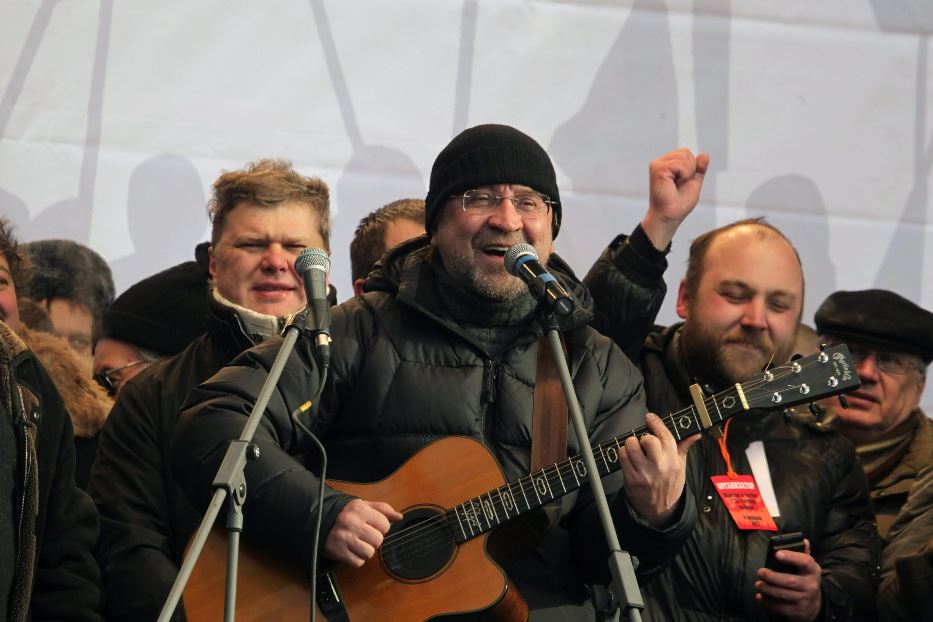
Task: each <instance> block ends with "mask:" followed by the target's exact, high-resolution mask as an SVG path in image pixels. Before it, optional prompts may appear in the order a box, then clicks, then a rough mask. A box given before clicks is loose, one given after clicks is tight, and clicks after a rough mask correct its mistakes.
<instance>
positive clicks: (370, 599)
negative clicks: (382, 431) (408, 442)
mask: <svg viewBox="0 0 933 622" xmlns="http://www.w3.org/2000/svg"><path fill="white" fill-rule="evenodd" d="M504 483H505V479H504V478H503V476H502V473H501V471H500V470H499V467H498V465H497V464H496V461H495V460H494V459H493V457H492V455H491V454H490V453H489V451H488V450H487V449H486V448H485V447H483V446H482V445H481V444H480V443H478V442H477V441H475V440H473V439H470V438H465V437H450V438H446V439H443V440H440V441H437V442H435V443H432V444H431V445H429V446H427V447H426V448H424V449H423V450H421V451H420V452H419V453H417V454H415V455H414V456H412V458H411V459H409V461H408V462H406V463H405V464H404V465H402V467H400V468H399V470H398V471H396V472H395V473H393V474H392V475H391V476H389V477H388V478H386V479H384V480H382V481H379V482H375V483H371V484H357V483H350V482H340V481H328V485H330V486H331V487H332V488H334V489H336V490H340V491H342V492H346V493H347V494H350V495H353V496H356V497H359V498H361V499H372V500H379V501H385V502H387V503H389V504H390V505H391V506H392V507H394V508H396V509H397V510H399V511H400V512H402V513H403V514H404V515H405V518H404V519H402V521H400V522H399V523H397V524H395V525H393V528H392V530H391V531H390V532H389V534H388V535H387V542H388V541H390V540H391V539H392V535H393V534H395V533H399V532H402V531H403V530H407V531H408V532H409V533H411V532H414V533H416V534H417V537H409V538H405V537H404V536H402V537H400V538H398V540H399V542H398V545H397V546H394V547H388V549H387V547H386V546H383V547H382V548H380V549H379V551H378V552H377V553H376V555H375V556H373V558H372V559H370V560H369V561H368V562H367V563H366V564H364V565H363V566H362V567H361V568H350V567H348V566H343V565H341V566H338V567H336V568H335V569H334V571H333V578H334V580H335V582H336V586H337V589H338V590H339V592H340V597H341V601H342V604H343V605H344V606H345V607H346V611H347V614H348V616H349V619H350V621H351V622H357V621H370V620H392V621H393V622H395V621H398V622H405V621H407V620H411V621H418V622H420V621H422V620H428V619H431V618H434V617H437V616H442V615H446V614H467V613H470V612H476V613H482V615H483V619H486V620H490V619H492V620H503V621H509V622H511V621H522V620H527V618H528V608H527V605H526V604H525V602H524V600H523V599H522V598H521V596H520V595H519V594H518V592H517V591H516V590H515V589H512V587H511V585H510V583H509V579H508V577H507V576H506V574H505V572H503V570H502V569H501V568H500V567H499V566H498V565H497V564H496V563H495V562H494V561H493V560H492V559H491V558H490V556H489V554H488V552H487V550H486V540H487V535H485V534H484V535H482V536H479V537H476V538H472V539H469V540H467V541H466V542H463V543H462V544H457V543H455V542H453V540H451V539H449V538H446V537H444V533H443V532H448V533H449V531H448V530H446V529H444V530H439V529H433V530H432V527H431V526H432V525H433V526H435V527H436V526H437V525H438V524H439V523H438V520H437V516H438V515H442V514H443V513H444V512H445V511H446V510H448V509H449V508H451V507H453V506H455V505H457V504H458V503H460V502H462V501H463V500H464V499H469V498H472V497H477V496H479V495H481V494H483V493H486V492H487V491H489V490H491V489H495V488H497V487H499V486H502V485H503V484H504ZM419 523H421V524H425V525H426V527H424V528H422V529H419ZM442 531H443V532H442ZM225 540H226V535H225V532H223V531H222V530H215V534H212V536H211V541H209V542H208V544H207V545H206V546H205V549H204V552H203V553H202V560H201V561H199V563H198V566H197V567H196V568H195V571H194V573H193V574H192V576H191V580H190V582H189V585H190V586H192V587H191V588H189V589H186V590H185V595H184V602H185V610H186V613H187V615H188V620H189V622H201V621H204V622H207V621H208V620H210V621H215V620H220V619H222V618H223V591H224V573H223V572H222V569H223V568H224V564H225V561H224V559H225V555H226V548H225V546H226V545H225V544H224V541H225ZM406 540H407V542H406ZM205 557H209V558H211V559H210V561H209V563H204V562H205V561H206V560H205ZM207 566H210V567H212V568H213V569H214V570H213V571H211V573H210V574H211V576H205V574H206V573H207V571H203V570H201V569H202V568H204V567H207ZM218 570H220V572H218ZM318 581H319V584H318V593H319V594H320V593H321V592H322V590H329V587H328V585H327V582H326V579H324V578H323V577H321V578H319V580H318ZM205 583H211V584H213V587H211V588H205V586H204V584H205ZM238 584H239V586H240V588H239V589H238V592H237V619H239V620H270V619H271V620H277V621H279V622H284V621H286V620H302V619H303V620H307V619H309V615H308V614H309V611H308V608H309V602H310V599H309V594H308V587H309V582H308V580H307V579H306V577H305V574H304V573H303V572H302V571H301V570H300V569H299V568H297V567H296V566H292V565H290V564H287V563H285V562H281V561H274V560H273V559H272V556H271V555H269V554H266V553H264V552H261V551H257V550H255V549H253V548H251V547H247V546H242V547H241V550H240V563H239V581H238ZM247 585H248V586H250V588H249V589H244V586H247ZM256 588H261V589H262V592H261V593H257V592H256V591H255V589H256ZM319 618H320V619H327V618H323V616H322V614H320V611H319Z"/></svg>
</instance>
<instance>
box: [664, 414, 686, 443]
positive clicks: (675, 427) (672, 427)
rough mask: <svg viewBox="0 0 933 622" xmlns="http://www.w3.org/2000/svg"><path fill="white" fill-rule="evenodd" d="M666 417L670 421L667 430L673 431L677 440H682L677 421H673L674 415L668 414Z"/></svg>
mask: <svg viewBox="0 0 933 622" xmlns="http://www.w3.org/2000/svg"><path fill="white" fill-rule="evenodd" d="M667 418H668V419H669V420H670V422H671V425H670V427H669V428H668V430H670V431H671V432H673V433H674V435H675V436H677V440H678V441H679V440H683V439H681V438H680V429H679V428H680V426H679V425H677V422H675V421H674V416H673V415H668V417H667Z"/></svg>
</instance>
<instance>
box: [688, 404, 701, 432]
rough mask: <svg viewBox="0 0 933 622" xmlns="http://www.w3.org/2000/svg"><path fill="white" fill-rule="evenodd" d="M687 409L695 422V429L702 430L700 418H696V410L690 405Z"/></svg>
mask: <svg viewBox="0 0 933 622" xmlns="http://www.w3.org/2000/svg"><path fill="white" fill-rule="evenodd" d="M687 410H689V411H690V414H691V415H692V416H693V422H694V423H695V424H697V430H702V429H703V426H702V425H701V424H700V420H699V419H697V411H696V409H695V408H694V407H693V406H690V407H689V408H688V409H687Z"/></svg>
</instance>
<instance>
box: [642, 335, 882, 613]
mask: <svg viewBox="0 0 933 622" xmlns="http://www.w3.org/2000/svg"><path fill="white" fill-rule="evenodd" d="M678 328H679V325H678V326H674V327H671V328H668V329H665V330H663V331H661V332H656V333H653V334H652V335H650V336H649V338H648V341H647V342H646V345H645V348H644V351H643V356H642V365H643V366H642V369H643V371H644V374H645V383H646V391H647V395H648V407H649V409H651V410H653V411H654V412H658V413H663V414H667V413H669V412H672V411H674V410H678V409H680V408H683V407H685V406H687V405H689V404H690V403H691V402H690V397H689V393H688V389H687V387H688V385H689V384H690V383H692V382H699V383H701V384H702V382H703V380H702V379H701V378H693V377H691V375H690V373H689V372H688V370H687V368H686V365H684V364H683V362H682V360H681V357H680V356H679V354H678V352H679V348H678V345H677V344H678V340H677V339H675V335H677V329H678ZM655 409H657V410H655ZM783 419H784V418H783V415H782V414H781V413H780V412H771V413H766V412H763V411H750V412H749V413H747V414H740V415H738V416H736V417H735V418H734V419H732V423H731V424H730V427H729V434H728V446H729V454H730V456H731V458H732V462H733V467H734V469H735V471H736V472H738V473H742V474H750V473H751V468H750V467H749V464H748V460H747V458H746V456H745V448H746V447H747V446H748V444H749V443H750V442H752V441H763V442H764V447H765V453H766V455H767V458H768V464H769V467H770V471H771V478H772V483H773V485H774V490H775V494H776V495H777V501H778V506H779V508H780V512H781V515H780V516H779V517H776V518H775V523H776V524H777V527H778V530H779V532H781V533H786V532H791V531H801V532H803V534H804V536H805V537H806V538H808V539H809V540H810V545H811V551H812V555H813V557H814V558H815V559H816V561H817V563H819V564H820V566H821V567H822V569H823V580H822V586H821V587H822V592H823V615H822V617H821V618H820V619H822V620H839V621H841V620H866V621H867V620H873V619H874V593H875V585H876V580H877V577H876V573H877V565H878V554H879V539H878V537H877V533H876V531H875V528H874V525H873V519H874V515H873V512H872V510H871V505H870V502H869V499H868V485H867V482H866V480H865V476H864V474H863V472H862V469H861V467H860V465H859V463H858V461H857V460H856V457H855V452H854V450H853V448H852V446H851V445H850V444H849V442H848V441H846V440H845V439H844V438H843V437H842V436H840V435H838V434H836V433H834V432H826V431H821V430H817V429H814V428H811V427H808V426H804V425H801V424H798V423H792V424H790V425H787V424H785V423H784V420H783ZM725 473H726V466H725V462H724V460H723V458H722V454H721V453H720V450H719V445H718V443H717V442H716V441H715V440H714V439H712V438H710V437H704V438H703V439H702V440H701V441H700V442H699V443H697V444H696V445H694V446H693V447H692V448H691V450H690V454H689V457H688V460H687V484H688V486H689V487H690V489H691V490H692V491H693V492H694V494H695V496H696V499H697V503H698V505H699V506H700V508H701V511H700V512H699V514H698V518H697V525H696V528H695V529H694V532H693V534H692V535H691V536H690V538H689V540H688V541H687V544H686V545H685V546H684V548H683V550H682V551H681V552H680V554H678V556H677V557H676V558H675V560H674V563H673V564H671V566H670V567H669V568H667V569H665V570H664V571H663V572H662V573H661V574H660V575H659V576H657V577H656V578H654V579H653V580H651V581H650V582H649V583H647V584H646V585H645V586H644V592H645V595H646V603H647V608H646V613H645V616H644V618H645V620H692V621H701V620H703V621H706V620H767V619H769V618H768V615H767V613H766V611H765V609H764V608H762V607H761V606H759V605H758V604H757V603H756V602H755V600H754V594H755V589H754V582H755V575H756V572H757V570H758V569H759V568H761V567H762V566H764V562H765V555H766V553H767V548H768V540H769V537H770V536H771V535H772V534H771V532H765V531H739V529H738V528H737V527H736V526H735V523H734V522H733V521H732V518H731V517H730V515H729V513H728V511H727V510H726V508H725V506H724V504H723V503H722V501H721V500H720V498H719V496H718V493H717V492H716V490H715V488H714V487H713V485H712V483H711V481H710V476H712V475H723V474H725Z"/></svg>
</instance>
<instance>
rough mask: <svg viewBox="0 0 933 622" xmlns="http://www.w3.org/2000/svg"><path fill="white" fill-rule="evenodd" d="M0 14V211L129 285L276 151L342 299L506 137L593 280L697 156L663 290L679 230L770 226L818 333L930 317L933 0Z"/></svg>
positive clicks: (244, 6) (676, 257)
mask: <svg viewBox="0 0 933 622" xmlns="http://www.w3.org/2000/svg"><path fill="white" fill-rule="evenodd" d="M0 24H3V27H2V33H3V36H2V37H0V89H2V91H0V98H2V99H0V211H2V213H3V214H5V215H6V216H8V217H9V218H11V219H12V220H13V222H14V223H15V224H16V225H17V229H18V233H19V236H20V238H21V239H23V240H35V239H43V238H53V237H66V238H71V239H74V240H77V241H79V242H82V243H85V244H88V245H89V246H91V247H92V248H94V249H95V250H97V251H98V252H100V253H101V255H103V256H104V258H105V259H107V260H108V261H109V262H110V264H111V266H112V268H113V272H114V279H115V281H116V284H117V289H118V291H122V290H123V289H125V288H126V287H127V286H129V285H130V284H132V283H133V282H135V281H136V280H138V279H140V278H142V277H144V276H147V275H148V274H151V273H153V272H155V271H157V270H160V269H163V268H165V267H168V266H170V265H172V264H174V263H177V262H179V261H183V260H186V259H189V258H190V257H192V255H193V247H194V245H195V244H196V243H197V242H199V241H202V240H205V239H207V237H208V232H209V223H208V221H207V217H206V214H205V209H204V206H205V203H206V199H207V196H208V195H209V191H210V184H211V182H212V181H213V180H214V179H215V178H216V177H217V175H218V174H219V173H220V172H221V171H222V170H229V169H235V168H240V167H241V166H243V165H244V164H245V163H246V162H248V161H250V160H254V159H257V158H260V157H284V158H288V159H291V160H292V161H293V162H294V163H295V165H296V167H297V168H298V169H299V170H300V171H301V172H303V173H305V174H314V175H318V176H320V177H322V178H323V179H324V180H326V181H327V182H328V183H329V184H330V186H331V189H332V192H333V211H334V234H333V238H332V240H331V243H332V248H333V255H334V268H333V271H332V275H331V278H332V280H333V282H334V283H335V285H336V286H337V287H338V291H339V292H340V297H341V298H346V297H347V296H348V295H349V294H350V291H351V289H350V271H349V258H348V250H347V249H348V245H349V240H350V238H351V236H352V233H353V230H354V229H355V227H356V225H357V223H358V222H359V219H360V218H361V217H362V216H364V215H365V214H366V213H368V212H369V211H371V210H372V209H375V208H376V207H379V206H381V205H383V204H385V203H387V202H389V201H392V200H394V199H397V198H401V197H406V196H414V197H422V196H423V195H424V194H425V191H426V187H427V179H428V177H429V174H430V167H431V164H432V162H433V159H434V157H435V155H436V154H437V152H438V151H439V150H440V149H441V148H442V147H443V146H444V145H445V144H446V143H447V142H448V141H449V140H450V138H451V137H452V136H453V135H454V134H456V133H457V132H459V131H460V130H462V129H464V128H466V127H469V126H471V125H475V124H478V123H484V122H499V123H507V124H511V125H514V126H516V127H518V128H520V129H522V130H523V131H525V132H527V133H529V134H530V135H532V136H534V137H535V138H536V139H537V140H538V141H539V142H541V143H542V145H544V146H545V148H546V149H547V150H548V151H549V152H550V153H551V155H552V158H553V159H554V162H555V165H556V167H557V170H558V177H559V183H560V185H561V189H562V190H561V196H562V198H563V203H564V215H565V225H564V227H563V229H562V231H561V235H560V236H559V238H558V239H557V249H558V251H559V252H560V253H561V254H562V255H563V256H564V257H565V258H566V259H567V260H568V261H569V262H570V263H571V265H573V266H574V267H575V268H576V270H577V271H578V272H579V273H585V272H586V270H587V269H588V267H589V265H590V264H591V263H592V261H593V260H594V259H595V257H596V256H597V254H598V253H599V252H600V250H601V249H602V248H603V247H604V246H605V244H606V243H607V242H608V241H609V240H610V239H611V238H612V237H613V235H614V234H616V233H620V232H625V233H627V232H629V231H631V229H632V228H633V226H634V225H635V223H636V222H637V221H638V220H639V219H640V218H641V216H642V214H643V212H644V209H645V206H646V189H647V163H648V162H649V160H651V159H652V158H653V157H656V156H658V155H660V154H662V153H664V152H666V151H668V150H669V149H671V148H674V147H677V146H687V147H690V148H691V149H694V150H697V149H700V150H704V151H708V152H710V154H711V157H712V164H711V172H710V174H709V175H708V176H707V180H706V184H705V187H704V191H703V200H702V203H701V205H700V206H698V208H697V210H696V211H695V212H694V214H693V215H691V217H690V219H689V220H688V221H687V222H686V223H685V224H684V226H683V228H682V229H681V232H680V233H679V235H678V236H677V238H676V239H675V242H674V250H673V252H672V254H671V256H670V261H671V268H670V270H669V273H668V275H667V278H668V284H669V287H670V289H671V292H672V293H673V292H675V291H676V284H677V282H678V281H679V279H680V277H681V276H682V275H683V270H684V262H685V258H686V249H687V246H688V243H689V240H690V239H692V238H693V237H694V236H696V235H697V234H699V233H701V232H703V231H705V230H708V229H710V228H712V227H714V226H717V225H720V224H725V223H727V222H730V221H732V220H735V219H738V218H744V217H746V216H759V215H763V216H766V217H767V218H768V219H769V220H770V221H771V222H772V223H773V224H775V225H777V226H778V227H780V228H782V229H783V230H784V231H785V232H786V233H787V235H788V236H789V237H790V238H791V239H792V240H793V241H794V242H795V243H796V245H797V247H798V249H799V251H800V254H801V256H802V259H803V262H804V268H805V272H806V275H807V301H806V309H805V313H804V317H805V320H807V321H810V322H811V323H812V316H813V312H814V310H815V309H816V306H817V305H818V304H819V303H820V301H822V299H823V298H825V296H826V295H827V294H828V293H830V292H832V291H834V290H836V289H864V288H870V287H881V288H886V289H891V290H894V291H897V292H899V293H901V294H902V295H904V296H906V297H908V298H910V299H912V300H914V301H915V302H917V303H919V304H921V305H923V306H924V307H926V308H928V309H929V308H933V252H931V250H929V249H930V248H931V247H933V224H931V218H933V214H931V211H933V210H931V198H930V186H931V180H933V131H931V126H933V103H931V101H933V84H931V61H933V51H931V44H930V39H931V35H933V2H930V1H929V0H827V1H824V2H818V3H814V2H809V1H805V0H785V1H784V2H780V3H776V2H771V1H764V0H744V1H742V2H729V1H724V0H720V1H713V0H693V1H688V0H668V1H666V2H665V1H663V0H636V1H634V2H606V1H597V0H591V1H588V2H584V1H581V2H556V1H555V2H544V1H537V2H528V1H525V2H520V1H517V0H500V1H496V2H493V1H486V2H478V1H477V0H463V1H459V2H453V1H446V2H440V1H438V0H396V1H395V2H392V3H387V2H380V1H377V0H366V1H364V0H342V1H339V2H338V1H334V0H330V1H324V0H269V1H266V2H261V3H260V2H247V1H245V0H238V1H231V0H226V1H221V0H201V1H200V2H196V3H191V2H182V1H179V0H164V1H162V2H158V3H154V2H152V3H150V2H138V1H137V2H132V1H129V0H126V1H124V2H119V3H118V2H113V0H101V1H99V2H93V1H90V0H82V1H78V0H73V1H70V2H61V1H55V0H43V1H32V2H26V1H23V0H7V1H6V2H3V3H2V4H0ZM673 297H674V296H673V295H669V296H668V300H667V301H666V302H665V306H664V309H663V312H662V315H661V318H660V320H661V321H663V322H670V321H673V320H674V319H676V318H675V315H674V312H673ZM926 403H927V406H928V408H930V405H931V404H933V391H930V390H928V391H927V400H926ZM931 410H933V408H931Z"/></svg>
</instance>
